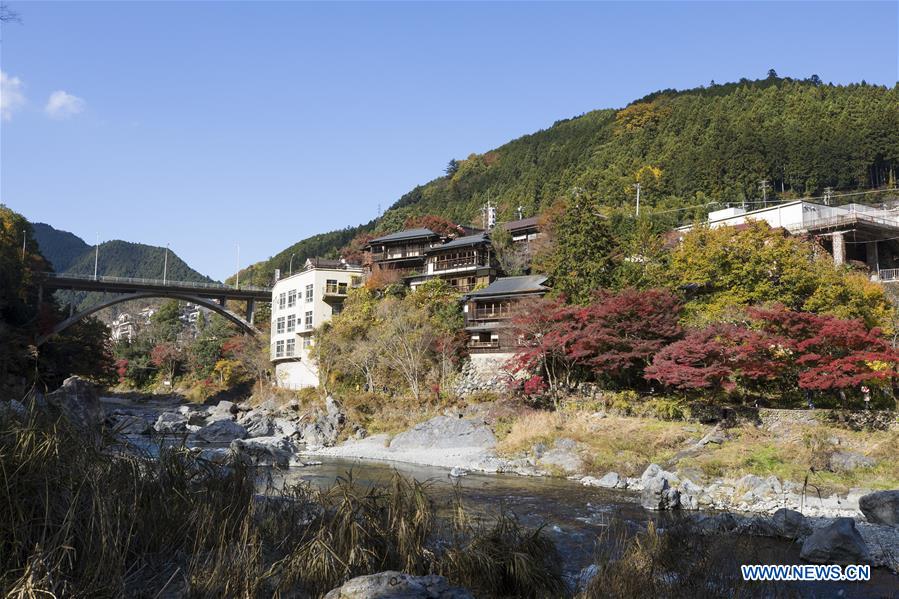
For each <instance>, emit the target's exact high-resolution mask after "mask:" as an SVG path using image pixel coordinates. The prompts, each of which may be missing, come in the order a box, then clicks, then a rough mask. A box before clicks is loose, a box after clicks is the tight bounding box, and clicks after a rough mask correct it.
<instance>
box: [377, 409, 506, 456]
mask: <svg viewBox="0 0 899 599" xmlns="http://www.w3.org/2000/svg"><path fill="white" fill-rule="evenodd" d="M495 446H496V437H494V436H493V432H492V431H491V430H490V429H489V428H487V425H486V424H484V423H483V422H475V421H473V420H468V419H466V418H454V417H451V416H436V417H434V418H431V419H430V420H427V421H425V422H422V423H420V424H417V425H415V426H414V427H412V428H410V429H409V430H407V431H404V432H402V433H400V434H398V435H397V436H395V437H394V438H393V440H392V441H391V442H390V449H391V450H394V451H408V450H421V449H458V448H478V449H491V448H493V447H495Z"/></svg>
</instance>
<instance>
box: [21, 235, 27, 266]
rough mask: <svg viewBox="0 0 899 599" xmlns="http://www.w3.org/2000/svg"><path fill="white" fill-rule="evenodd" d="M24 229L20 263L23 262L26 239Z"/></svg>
mask: <svg viewBox="0 0 899 599" xmlns="http://www.w3.org/2000/svg"><path fill="white" fill-rule="evenodd" d="M26 235H27V233H25V229H22V262H25V240H26V239H28V237H27V236H26Z"/></svg>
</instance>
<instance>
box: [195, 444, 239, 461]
mask: <svg viewBox="0 0 899 599" xmlns="http://www.w3.org/2000/svg"><path fill="white" fill-rule="evenodd" d="M199 456H200V459H203V460H206V461H208V462H212V463H213V464H225V463H227V462H228V459H229V458H230V457H231V456H230V453H229V450H228V449H227V448H226V447H204V448H203V449H201V450H200V452H199Z"/></svg>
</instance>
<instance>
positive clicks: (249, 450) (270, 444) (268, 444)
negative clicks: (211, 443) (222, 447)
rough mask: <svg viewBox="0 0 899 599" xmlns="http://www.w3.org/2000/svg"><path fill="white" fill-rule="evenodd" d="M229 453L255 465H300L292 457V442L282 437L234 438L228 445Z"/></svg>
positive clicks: (280, 466) (282, 466) (284, 466)
mask: <svg viewBox="0 0 899 599" xmlns="http://www.w3.org/2000/svg"><path fill="white" fill-rule="evenodd" d="M230 448H231V453H232V454H234V456H235V457H236V458H237V459H242V460H246V461H248V462H250V463H251V464H254V465H257V466H278V467H279V468H287V467H288V466H291V465H302V464H301V463H299V462H297V461H296V460H295V459H294V456H293V454H294V447H293V444H292V443H291V442H290V441H289V440H288V439H286V438H284V437H255V438H252V439H235V440H234V441H232V442H231V445H230Z"/></svg>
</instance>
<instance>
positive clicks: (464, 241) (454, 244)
mask: <svg viewBox="0 0 899 599" xmlns="http://www.w3.org/2000/svg"><path fill="white" fill-rule="evenodd" d="M481 243H490V237H489V236H488V235H487V234H486V233H478V234H476V235H466V236H465V237H457V238H455V239H453V240H451V241H447V242H446V243H444V244H443V245H438V246H436V247H432V248H431V249H429V250H428V253H430V252H439V251H441V250H451V249H453V248H460V247H466V246H471V245H479V244H481Z"/></svg>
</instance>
